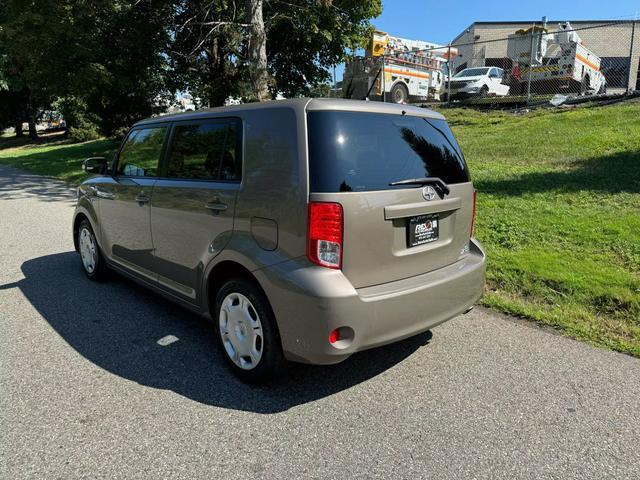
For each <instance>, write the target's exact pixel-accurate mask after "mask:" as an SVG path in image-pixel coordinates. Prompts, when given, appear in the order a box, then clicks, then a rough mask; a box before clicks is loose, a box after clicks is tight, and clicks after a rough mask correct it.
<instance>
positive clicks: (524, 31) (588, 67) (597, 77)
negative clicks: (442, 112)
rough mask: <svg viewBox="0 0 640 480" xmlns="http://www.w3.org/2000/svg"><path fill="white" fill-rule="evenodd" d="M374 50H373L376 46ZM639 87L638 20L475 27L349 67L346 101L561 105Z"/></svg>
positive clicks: (388, 49)
mask: <svg viewBox="0 0 640 480" xmlns="http://www.w3.org/2000/svg"><path fill="white" fill-rule="evenodd" d="M372 51H373V49H372ZM635 90H640V22H636V21H619V22H610V23H599V24H587V23H586V22H580V23H579V25H575V24H574V25H572V24H571V23H569V22H548V23H542V22H539V23H531V24H528V25H526V24H522V23H502V22H496V23H486V24H485V23H478V24H474V25H473V26H472V27H470V28H469V29H467V30H466V31H465V32H464V33H463V34H461V35H459V36H458V37H457V38H456V39H455V40H454V41H453V42H452V43H451V44H450V45H447V46H444V47H443V46H432V47H430V48H424V49H407V48H406V45H405V46H402V45H399V46H398V45H395V44H393V43H390V44H385V50H384V53H383V54H381V55H377V56H376V55H374V54H371V52H367V55H366V56H364V57H360V58H356V59H354V60H353V61H352V62H350V63H349V64H348V65H347V67H346V69H345V75H344V79H343V84H342V92H341V93H342V96H344V97H346V98H359V99H365V98H368V99H370V100H379V101H386V102H394V103H429V102H446V103H448V104H451V105H456V104H459V105H478V106H482V105H489V106H492V105H508V104H513V105H522V104H527V105H528V104H534V103H544V102H549V101H551V102H552V103H562V102H565V101H569V100H571V99H574V98H584V97H595V96H610V95H620V94H626V93H629V92H632V91H635Z"/></svg>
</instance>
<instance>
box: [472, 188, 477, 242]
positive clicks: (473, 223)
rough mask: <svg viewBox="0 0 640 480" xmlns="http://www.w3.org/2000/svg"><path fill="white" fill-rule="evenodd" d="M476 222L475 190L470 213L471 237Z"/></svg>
mask: <svg viewBox="0 0 640 480" xmlns="http://www.w3.org/2000/svg"><path fill="white" fill-rule="evenodd" d="M475 224H476V191H475V190H474V191H473V212H472V213H471V237H473V229H474V227H475Z"/></svg>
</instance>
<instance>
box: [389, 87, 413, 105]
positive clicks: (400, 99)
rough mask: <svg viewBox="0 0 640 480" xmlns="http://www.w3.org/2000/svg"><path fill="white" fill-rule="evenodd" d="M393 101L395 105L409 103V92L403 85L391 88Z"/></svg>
mask: <svg viewBox="0 0 640 480" xmlns="http://www.w3.org/2000/svg"><path fill="white" fill-rule="evenodd" d="M391 101H392V102H393V103H407V102H408V101H409V91H408V90H407V87H405V86H404V84H403V83H396V84H395V85H394V86H393V87H391Z"/></svg>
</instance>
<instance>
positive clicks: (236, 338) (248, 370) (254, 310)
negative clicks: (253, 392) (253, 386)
mask: <svg viewBox="0 0 640 480" xmlns="http://www.w3.org/2000/svg"><path fill="white" fill-rule="evenodd" d="M216 306H217V309H216V312H217V315H216V316H215V317H214V318H215V325H216V327H217V328H216V330H217V331H218V339H219V340H220V345H221V346H222V350H223V353H224V356H225V359H226V360H227V363H228V364H229V366H230V367H231V369H232V370H233V372H234V373H235V374H236V375H237V376H238V377H240V379H242V380H244V381H246V382H252V383H253V382H260V381H263V380H266V379H268V378H270V377H273V376H275V374H276V373H278V371H279V370H280V368H281V366H282V364H283V363H284V356H283V354H282V347H281V345H280V337H279V335H278V331H277V327H276V326H275V319H274V317H273V313H272V312H271V307H270V306H269V303H268V302H267V299H266V297H265V296H264V294H263V293H262V292H261V291H260V290H259V289H258V288H257V287H256V286H255V285H254V284H253V283H251V282H249V281H247V280H244V279H234V280H230V281H228V282H227V283H225V284H224V285H223V286H222V288H221V289H220V291H219V292H218V295H217V299H216Z"/></svg>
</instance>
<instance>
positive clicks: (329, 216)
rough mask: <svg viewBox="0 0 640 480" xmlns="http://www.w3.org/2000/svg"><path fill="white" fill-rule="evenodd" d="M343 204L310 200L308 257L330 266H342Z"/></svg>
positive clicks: (322, 264) (315, 261) (314, 261)
mask: <svg viewBox="0 0 640 480" xmlns="http://www.w3.org/2000/svg"><path fill="white" fill-rule="evenodd" d="M342 228H343V226H342V205H340V204H339V203H328V202H309V212H308V218H307V257H309V260H311V261H312V262H313V263H315V264H317V265H321V266H323V267H328V268H342Z"/></svg>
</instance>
